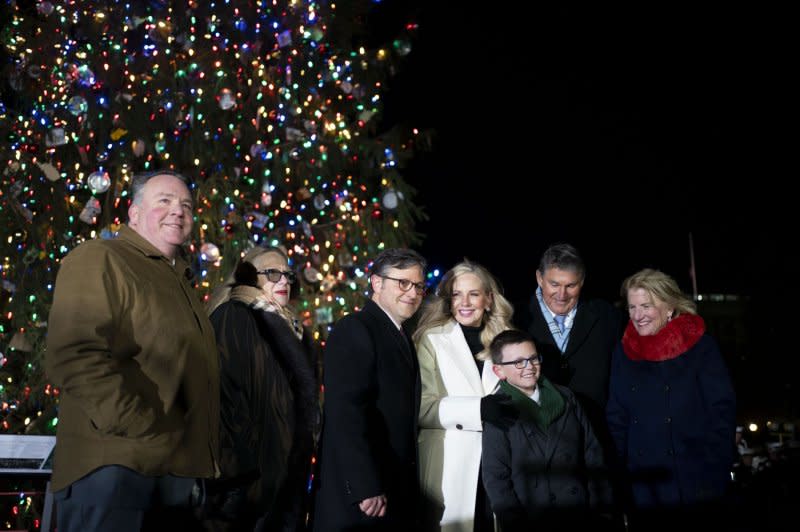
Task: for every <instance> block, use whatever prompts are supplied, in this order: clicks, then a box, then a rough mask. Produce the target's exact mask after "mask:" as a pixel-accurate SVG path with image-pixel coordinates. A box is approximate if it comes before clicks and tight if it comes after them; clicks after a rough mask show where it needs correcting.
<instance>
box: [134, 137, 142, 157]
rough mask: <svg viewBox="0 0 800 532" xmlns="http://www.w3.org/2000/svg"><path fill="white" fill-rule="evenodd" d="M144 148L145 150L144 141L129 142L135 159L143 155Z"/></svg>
mask: <svg viewBox="0 0 800 532" xmlns="http://www.w3.org/2000/svg"><path fill="white" fill-rule="evenodd" d="M144 148H145V143H144V140H142V139H136V140H134V141H133V142H131V151H132V152H133V154H134V155H135V156H136V157H141V156H142V155H144Z"/></svg>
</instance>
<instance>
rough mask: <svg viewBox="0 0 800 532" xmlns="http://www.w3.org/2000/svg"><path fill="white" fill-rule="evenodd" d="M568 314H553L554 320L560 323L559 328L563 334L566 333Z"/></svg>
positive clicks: (557, 323)
mask: <svg viewBox="0 0 800 532" xmlns="http://www.w3.org/2000/svg"><path fill="white" fill-rule="evenodd" d="M566 318H567V317H566V316H561V315H556V316H553V320H555V322H556V325H558V330H559V331H561V334H564V320H565V319H566Z"/></svg>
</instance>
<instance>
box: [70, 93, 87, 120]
mask: <svg viewBox="0 0 800 532" xmlns="http://www.w3.org/2000/svg"><path fill="white" fill-rule="evenodd" d="M67 109H69V112H70V113H72V114H73V116H80V115H82V114H83V113H85V112H86V111H88V110H89V104H88V103H86V98H84V97H83V96H73V97H72V98H70V99H69V101H68V102H67Z"/></svg>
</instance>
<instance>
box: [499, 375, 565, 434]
mask: <svg viewBox="0 0 800 532" xmlns="http://www.w3.org/2000/svg"><path fill="white" fill-rule="evenodd" d="M536 385H537V386H538V387H539V404H537V403H536V401H534V400H533V399H531V398H530V397H528V396H527V395H525V394H524V393H523V392H522V391H520V390H519V389H518V388H516V387H514V386H513V385H511V384H509V383H508V381H506V380H503V381H500V390H502V391H503V392H504V393H506V394H508V395H510V396H511V404H513V405H514V408H516V409H517V410H519V412H520V418H521V419H523V420H528V421H533V422H534V423H536V426H538V427H539V428H540V429H542V430H547V427H549V426H550V424H551V423H552V422H553V421H555V420H556V419H558V418H559V416H561V414H563V413H564V408H565V406H566V402H565V401H564V398H563V397H561V394H560V393H559V392H558V390H556V388H555V386H553V385H552V384H551V383H550V381H549V380H547V379H545V378H544V376H539V381H538V382H537V384H536Z"/></svg>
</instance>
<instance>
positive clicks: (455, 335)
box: [442, 320, 486, 396]
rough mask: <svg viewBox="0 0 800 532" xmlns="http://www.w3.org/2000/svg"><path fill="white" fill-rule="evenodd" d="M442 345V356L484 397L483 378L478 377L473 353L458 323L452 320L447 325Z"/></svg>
mask: <svg viewBox="0 0 800 532" xmlns="http://www.w3.org/2000/svg"><path fill="white" fill-rule="evenodd" d="M442 343H443V347H444V349H443V351H442V356H444V357H447V358H448V359H449V360H450V362H451V363H452V364H453V365H454V366H455V367H456V368H457V369H458V373H459V375H460V376H461V377H462V378H463V379H464V380H465V381H466V382H467V383H468V384H469V387H470V388H472V390H473V391H474V392H475V394H476V395H479V396H482V395H483V386H482V385H481V377H480V375H478V367H477V365H476V364H475V358H474V357H473V356H472V351H470V349H469V346H468V345H467V339H466V338H464V332H463V331H462V330H461V327H460V326H459V325H458V322H457V321H455V320H451V321H449V322H447V323H446V324H445V326H444V327H443V330H442ZM484 367H486V364H484Z"/></svg>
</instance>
